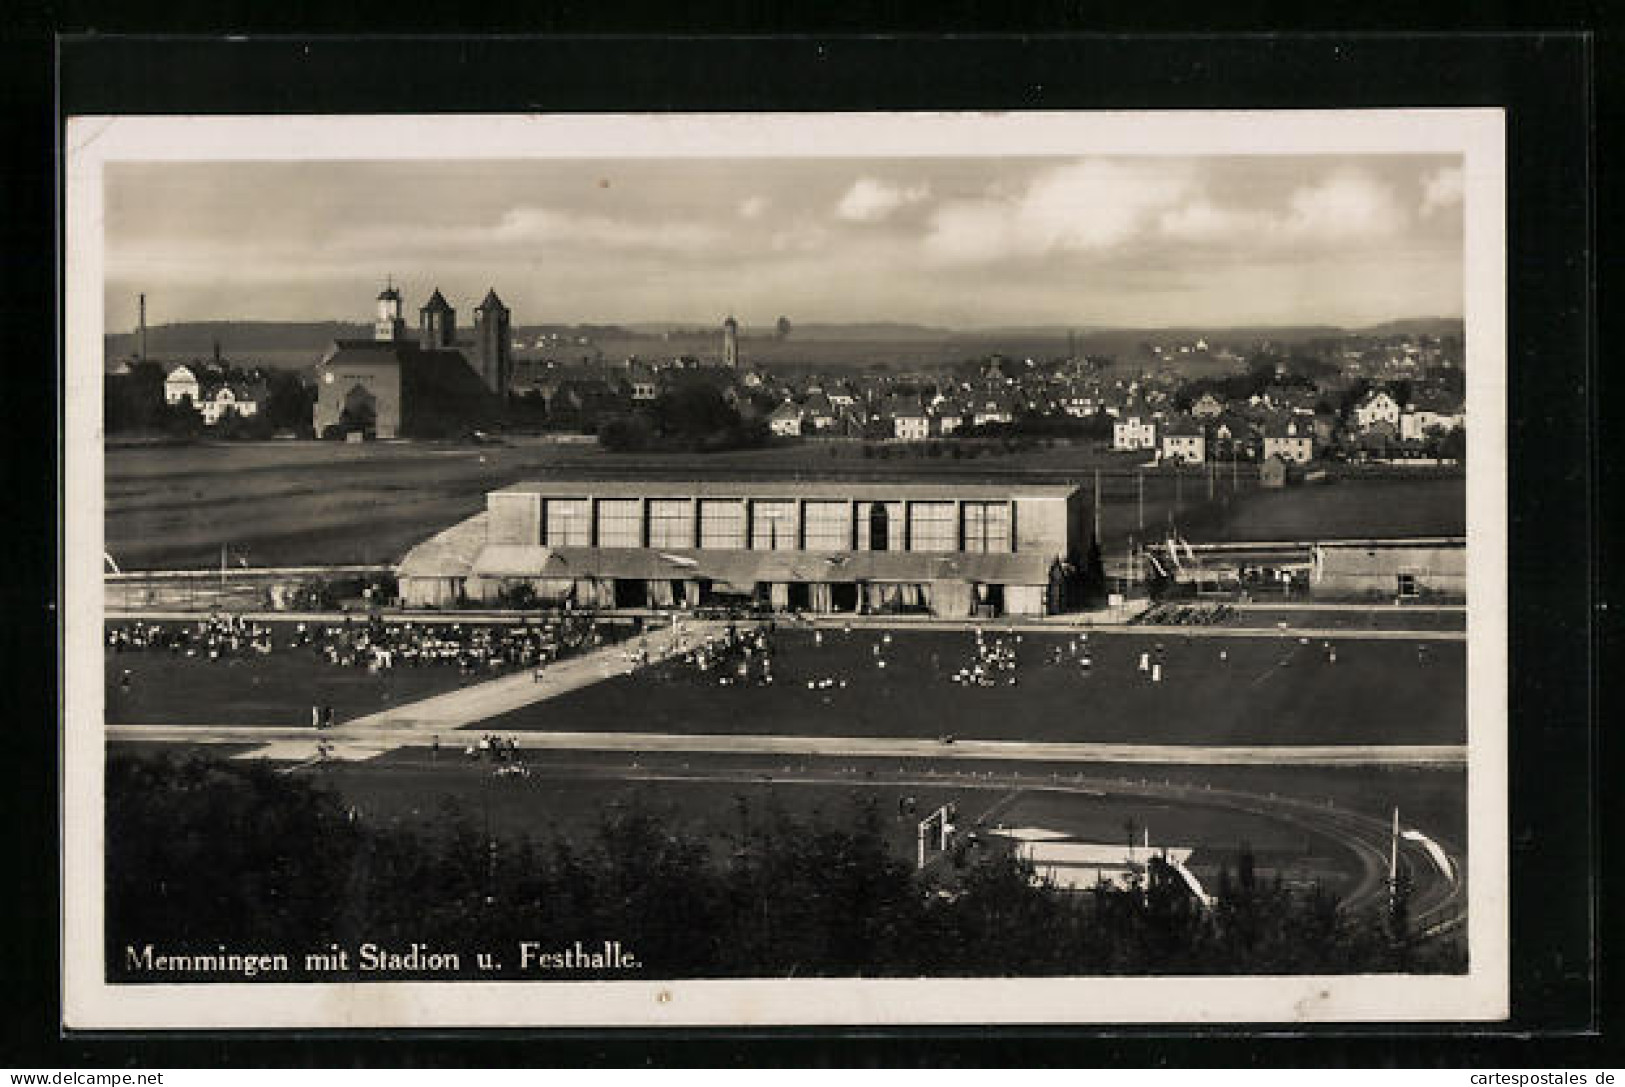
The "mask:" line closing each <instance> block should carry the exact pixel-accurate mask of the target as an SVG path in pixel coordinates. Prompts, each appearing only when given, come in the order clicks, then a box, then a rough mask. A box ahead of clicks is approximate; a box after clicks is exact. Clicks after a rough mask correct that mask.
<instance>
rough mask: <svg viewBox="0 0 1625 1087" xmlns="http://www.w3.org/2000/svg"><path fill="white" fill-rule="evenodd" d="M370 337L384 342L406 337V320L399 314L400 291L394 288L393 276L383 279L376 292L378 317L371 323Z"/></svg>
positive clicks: (392, 341)
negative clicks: (379, 289) (380, 288)
mask: <svg viewBox="0 0 1625 1087" xmlns="http://www.w3.org/2000/svg"><path fill="white" fill-rule="evenodd" d="M372 338H373V339H375V340H379V341H382V342H384V343H395V342H397V341H400V340H404V339H406V320H405V318H403V317H402V316H401V292H400V291H397V290H396V289H395V280H394V277H390V278H389V279H387V280H385V281H384V289H383V290H382V291H380V292H378V318H377V320H375V321H374V322H373V324H372Z"/></svg>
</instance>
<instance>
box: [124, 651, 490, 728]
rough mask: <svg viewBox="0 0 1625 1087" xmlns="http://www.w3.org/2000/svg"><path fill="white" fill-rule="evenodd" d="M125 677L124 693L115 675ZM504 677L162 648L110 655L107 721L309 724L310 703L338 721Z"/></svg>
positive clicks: (303, 656) (300, 655)
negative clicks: (212, 656) (213, 657)
mask: <svg viewBox="0 0 1625 1087" xmlns="http://www.w3.org/2000/svg"><path fill="white" fill-rule="evenodd" d="M124 669H129V671H130V679H131V682H130V689H129V690H128V691H124V690H121V689H120V687H119V684H118V678H119V673H120V672H121V671H123V670H124ZM506 674H507V673H506V672H502V671H490V672H480V673H478V674H475V675H471V676H465V675H462V674H461V673H459V672H458V670H457V668H456V667H455V666H444V665H435V666H431V667H423V668H395V669H391V670H390V671H388V672H382V673H368V672H367V670H366V669H364V668H355V667H348V668H347V667H343V666H340V665H333V664H328V663H327V662H326V661H324V660H321V659H319V658H318V657H316V655H315V654H314V653H311V652H310V651H308V650H292V649H278V650H277V651H276V652H274V653H272V654H270V655H269V656H265V657H258V656H256V657H253V658H250V657H232V658H227V659H222V660H218V661H210V660H207V659H205V658H201V657H185V656H175V655H172V654H170V653H167V652H164V651H160V650H146V651H141V652H127V653H116V654H115V653H109V654H108V655H107V667H106V683H105V688H106V692H107V720H108V721H110V722H112V723H114V724H120V725H157V724H169V725H275V726H281V727H284V728H286V727H289V726H296V725H308V724H310V708H311V706H313V705H328V706H332V707H333V716H334V718H335V719H336V720H337V721H338V722H344V721H348V720H350V719H352V718H355V717H362V716H365V715H366V714H369V713H376V712H377V711H379V710H387V709H389V708H390V707H392V706H398V705H401V704H402V703H405V702H412V701H415V700H417V699H419V698H428V697H430V696H431V695H437V694H443V693H445V692H446V691H454V690H456V689H457V688H459V687H466V686H468V685H469V684H471V683H479V682H482V681H484V680H487V679H494V678H496V677H497V676H501V675H506Z"/></svg>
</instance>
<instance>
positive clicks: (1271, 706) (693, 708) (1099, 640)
mask: <svg viewBox="0 0 1625 1087" xmlns="http://www.w3.org/2000/svg"><path fill="white" fill-rule="evenodd" d="M880 638H881V634H880V632H878V631H855V632H853V633H851V634H843V633H841V632H831V633H830V634H829V635H827V636H826V637H825V639H824V644H823V646H822V647H815V646H814V645H813V644H812V640H811V636H810V635H808V634H805V633H804V632H799V631H797V632H793V633H782V634H781V635H780V639H779V642H780V650H779V654H778V658H777V661H776V664H775V668H774V675H775V681H776V682H775V684H774V685H773V686H771V687H762V686H749V687H733V686H730V687H721V686H719V685H718V684H717V682H716V680H715V679H714V678H710V677H704V678H702V677H701V676H700V675H699V674H698V673H697V672H695V670H694V669H693V668H692V667H690V666H687V665H683V664H681V663H678V662H668V663H666V664H662V665H659V666H656V667H654V668H650V669H646V670H644V671H641V672H638V673H636V674H634V675H631V676H622V677H617V678H614V679H609V680H606V681H604V682H602V683H599V684H596V685H594V686H592V687H588V688H584V689H581V690H577V691H575V692H572V693H570V694H567V695H563V696H561V697H559V698H555V699H552V700H549V701H547V702H544V703H539V704H537V705H534V706H530V707H527V708H525V709H522V710H517V711H514V712H512V713H509V714H505V715H503V716H501V717H497V718H494V719H492V721H491V722H490V724H491V725H492V727H494V728H497V729H498V730H501V731H515V732H523V731H528V730H544V731H545V730H551V731H561V732H570V731H587V732H591V731H639V732H667V733H678V734H707V733H710V734H727V733H769V734H772V733H778V734H786V735H812V736H899V737H937V736H943V735H946V734H953V735H955V736H958V737H961V738H965V739H972V738H974V739H989V740H1034V741H1052V742H1053V741H1065V742H1097V743H1189V744H1362V743H1409V744H1428V743H1432V744H1450V743H1462V742H1464V741H1465V738H1466V657H1465V648H1466V647H1465V645H1464V644H1463V643H1459V642H1451V643H1433V644H1430V645H1429V646H1428V648H1427V649H1426V650H1425V653H1424V654H1422V655H1420V656H1419V653H1418V648H1417V643H1414V642H1409V641H1405V640H1397V641H1361V642H1346V643H1343V644H1341V645H1339V646H1338V647H1337V655H1338V659H1337V662H1336V663H1335V664H1332V663H1328V662H1327V661H1326V660H1325V655H1324V653H1323V651H1322V649H1321V646H1320V645H1319V643H1314V644H1311V645H1300V644H1299V641H1298V639H1297V638H1293V637H1285V638H1257V639H1253V638H1247V639H1237V638H1225V639H1218V638H1203V637H1200V636H1188V635H1173V636H1150V635H1127V634H1124V635H1117V634H1114V635H1104V634H1097V635H1095V636H1094V638H1093V639H1092V641H1093V650H1094V652H1093V667H1092V668H1091V669H1090V670H1089V672H1088V673H1087V674H1086V673H1085V672H1084V671H1083V669H1081V668H1080V667H1079V666H1078V665H1077V664H1076V663H1074V662H1073V661H1072V660H1071V658H1070V657H1067V658H1066V661H1065V663H1063V664H1060V665H1051V664H1049V663H1047V661H1048V660H1049V657H1050V654H1051V653H1052V651H1053V648H1054V647H1055V646H1057V645H1060V646H1065V645H1066V643H1067V641H1068V639H1067V637H1065V636H1063V635H1048V634H1029V635H1026V636H1024V639H1023V642H1022V643H1021V646H1020V650H1019V660H1020V661H1021V665H1020V667H1019V669H1018V671H1017V679H1018V682H1017V684H1016V685H1013V686H1012V685H1007V684H1005V683H1004V682H1003V681H1002V680H1001V682H1000V685H999V686H997V687H992V688H981V687H966V686H962V685H959V684H956V683H953V682H950V680H949V678H948V677H949V676H951V675H952V674H953V673H954V672H955V671H957V670H958V669H960V668H961V667H964V666H966V665H968V664H969V663H970V662H971V660H972V657H973V646H974V643H973V641H972V637H971V635H970V634H968V633H947V632H897V633H894V634H893V635H892V639H893V640H892V643H891V645H890V646H889V647H885V649H884V654H883V657H881V658H877V657H876V656H875V655H874V652H873V649H874V647H875V645H876V644H877V643H879V640H880ZM1159 643H1160V644H1161V645H1162V646H1163V649H1164V674H1163V679H1162V682H1160V683H1153V682H1151V681H1150V680H1149V679H1148V678H1147V677H1146V676H1145V675H1144V674H1143V673H1140V672H1139V671H1138V668H1137V666H1138V660H1139V654H1140V653H1141V652H1148V653H1154V652H1155V647H1156V646H1157V645H1158V644H1159ZM1221 651H1222V652H1224V653H1225V654H1226V655H1227V658H1228V659H1226V660H1222V661H1221V660H1220V657H1219V654H1220V652H1221ZM877 659H884V660H885V662H886V668H884V669H881V668H879V667H877V664H876V661H877ZM825 678H835V679H843V678H844V679H845V680H846V681H847V686H846V687H845V688H844V689H843V688H840V687H839V686H837V687H834V688H830V689H817V690H809V689H808V688H807V683H808V681H809V680H813V681H815V682H816V681H819V680H822V679H825Z"/></svg>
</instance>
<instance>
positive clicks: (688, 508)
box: [649, 498, 694, 547]
mask: <svg viewBox="0 0 1625 1087" xmlns="http://www.w3.org/2000/svg"><path fill="white" fill-rule="evenodd" d="M649 546H650V547H693V546H694V504H693V503H692V502H691V501H689V500H688V499H686V498H651V499H649Z"/></svg>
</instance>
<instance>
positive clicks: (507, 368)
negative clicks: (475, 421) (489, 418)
mask: <svg viewBox="0 0 1625 1087" xmlns="http://www.w3.org/2000/svg"><path fill="white" fill-rule="evenodd" d="M510 316H511V315H510V313H509V311H508V307H507V306H504V305H503V304H502V299H500V298H498V297H497V292H496V288H495V287H493V288H491V289H490V290H489V291H486V292H485V301H483V302H481V303H480V304H479V308H477V309H476V310H475V311H474V352H475V356H476V357H477V359H478V366H479V371H480V377H481V378H483V379H484V381H485V387H486V388H488V389H490V390H491V391H492V392H494V393H496V394H497V395H498V396H500V397H502V398H503V399H504V400H506V399H507V398H508V384H509V382H510V381H512V379H513V336H512V334H511V331H510V329H509V318H510Z"/></svg>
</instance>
